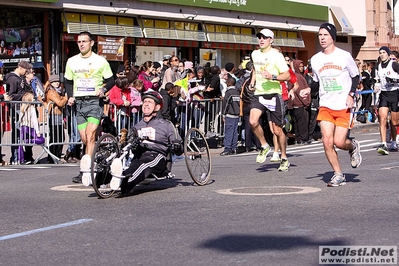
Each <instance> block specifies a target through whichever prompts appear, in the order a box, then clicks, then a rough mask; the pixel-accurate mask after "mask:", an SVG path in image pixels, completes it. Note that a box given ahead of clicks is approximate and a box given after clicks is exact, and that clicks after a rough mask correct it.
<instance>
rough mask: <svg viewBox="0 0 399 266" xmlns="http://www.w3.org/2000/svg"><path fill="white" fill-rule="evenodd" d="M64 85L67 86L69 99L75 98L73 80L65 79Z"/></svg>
mask: <svg viewBox="0 0 399 266" xmlns="http://www.w3.org/2000/svg"><path fill="white" fill-rule="evenodd" d="M64 85H65V91H66V93H67V95H68V97H73V82H72V80H69V79H65V81H64Z"/></svg>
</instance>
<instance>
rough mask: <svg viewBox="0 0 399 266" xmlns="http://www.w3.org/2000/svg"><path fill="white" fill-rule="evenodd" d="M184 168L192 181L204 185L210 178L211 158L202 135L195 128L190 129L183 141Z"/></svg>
mask: <svg viewBox="0 0 399 266" xmlns="http://www.w3.org/2000/svg"><path fill="white" fill-rule="evenodd" d="M184 155H185V159H186V166H187V169H188V172H189V173H190V176H191V178H192V179H193V181H194V182H195V183H196V184H198V185H200V186H203V185H206V184H207V183H208V181H209V178H210V176H211V156H210V153H209V146H208V142H207V141H206V139H205V137H204V134H202V132H201V131H199V130H198V129H197V128H190V129H189V130H188V132H187V134H186V137H185V139H184Z"/></svg>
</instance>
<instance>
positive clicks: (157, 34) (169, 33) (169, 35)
mask: <svg viewBox="0 0 399 266" xmlns="http://www.w3.org/2000/svg"><path fill="white" fill-rule="evenodd" d="M143 32H144V37H146V38H154V39H172V40H186V41H199V42H203V41H206V40H207V39H206V35H205V32H202V31H189V30H175V29H160V28H144V29H143Z"/></svg>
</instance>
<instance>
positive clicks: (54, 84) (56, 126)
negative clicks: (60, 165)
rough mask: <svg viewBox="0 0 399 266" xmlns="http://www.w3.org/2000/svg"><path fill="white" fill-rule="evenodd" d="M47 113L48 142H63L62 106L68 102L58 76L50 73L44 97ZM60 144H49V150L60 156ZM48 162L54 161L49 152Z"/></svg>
mask: <svg viewBox="0 0 399 266" xmlns="http://www.w3.org/2000/svg"><path fill="white" fill-rule="evenodd" d="M44 102H45V104H46V109H47V114H48V117H49V122H48V123H49V129H50V142H49V143H50V144H52V143H62V142H64V139H65V135H64V126H63V123H64V107H65V105H66V103H67V102H68V97H67V95H65V91H64V88H63V87H62V86H60V77H59V76H58V75H51V76H50V78H49V82H48V83H47V84H46V88H45V99H44ZM62 147H63V145H62V144H56V145H50V147H49V149H50V152H51V153H52V154H53V155H55V156H56V157H57V158H61V155H62ZM47 161H48V163H54V160H53V158H52V157H51V155H50V154H49V155H48V156H47Z"/></svg>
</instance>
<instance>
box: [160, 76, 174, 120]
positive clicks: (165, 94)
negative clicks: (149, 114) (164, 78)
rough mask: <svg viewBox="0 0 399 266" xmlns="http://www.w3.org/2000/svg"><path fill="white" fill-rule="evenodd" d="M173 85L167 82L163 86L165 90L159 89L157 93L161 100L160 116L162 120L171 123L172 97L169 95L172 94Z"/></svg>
mask: <svg viewBox="0 0 399 266" xmlns="http://www.w3.org/2000/svg"><path fill="white" fill-rule="evenodd" d="M174 87H175V85H173V83H172V82H168V83H166V85H165V89H161V90H160V91H159V93H160V94H161V96H162V98H163V106H162V109H161V116H162V118H163V119H167V120H169V121H171V122H172V123H173V120H172V104H173V103H172V96H171V93H172V94H173V89H174ZM175 107H176V104H175ZM173 118H174V116H173Z"/></svg>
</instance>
